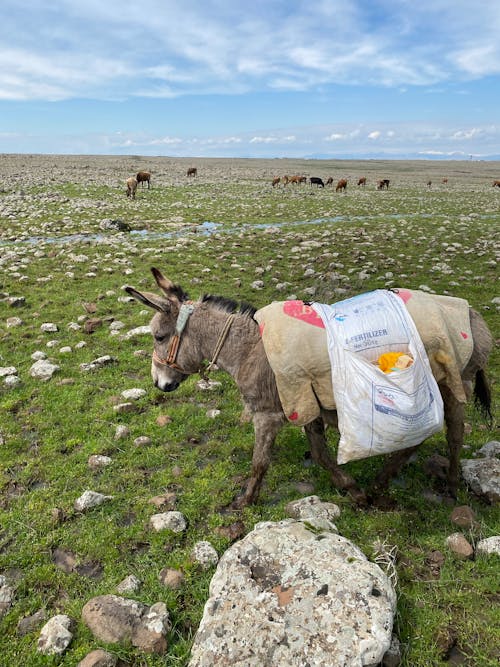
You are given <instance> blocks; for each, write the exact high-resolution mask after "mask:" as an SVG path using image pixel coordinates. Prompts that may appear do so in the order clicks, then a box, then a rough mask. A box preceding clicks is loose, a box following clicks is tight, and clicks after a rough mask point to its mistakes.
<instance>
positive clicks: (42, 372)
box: [30, 359, 60, 380]
mask: <svg viewBox="0 0 500 667" xmlns="http://www.w3.org/2000/svg"><path fill="white" fill-rule="evenodd" d="M58 370H60V367H59V366H58V365H57V364H52V363H51V362H50V361H47V359H40V360H39V361H35V363H34V364H33V365H32V366H31V368H30V375H31V377H33V378H36V379H37V380H50V378H51V377H52V376H53V375H54V373H57V371H58Z"/></svg>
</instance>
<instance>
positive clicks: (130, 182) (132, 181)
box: [127, 176, 137, 199]
mask: <svg viewBox="0 0 500 667" xmlns="http://www.w3.org/2000/svg"><path fill="white" fill-rule="evenodd" d="M136 190H137V178H136V177H135V176H131V177H130V178H127V197H131V198H132V199H135V193H136Z"/></svg>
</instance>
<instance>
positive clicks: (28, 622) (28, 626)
mask: <svg viewBox="0 0 500 667" xmlns="http://www.w3.org/2000/svg"><path fill="white" fill-rule="evenodd" d="M46 619H47V612H46V611H45V609H39V610H38V611H36V612H35V613H34V614H31V615H30V616H25V617H24V618H21V619H19V621H18V623H17V628H16V632H17V634H18V635H19V637H24V636H25V635H29V634H31V633H32V632H34V631H35V630H37V629H38V628H39V627H40V625H41V624H42V623H43V622H44V621H45V620H46Z"/></svg>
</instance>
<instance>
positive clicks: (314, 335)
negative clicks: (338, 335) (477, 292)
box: [254, 289, 473, 426]
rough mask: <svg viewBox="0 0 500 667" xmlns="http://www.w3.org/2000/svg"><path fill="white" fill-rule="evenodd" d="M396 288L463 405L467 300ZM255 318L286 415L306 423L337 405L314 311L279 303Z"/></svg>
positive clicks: (441, 377)
mask: <svg viewBox="0 0 500 667" xmlns="http://www.w3.org/2000/svg"><path fill="white" fill-rule="evenodd" d="M394 291H396V292H397V294H398V296H399V297H400V298H401V299H402V300H403V301H404V303H405V304H406V307H407V309H408V312H409V313H410V315H411V317H412V319H413V321H414V322H415V326H416V327H417V330H418V332H419V334H420V337H421V339H422V342H423V344H424V347H425V350H426V352H427V356H428V357H429V362H430V364H431V368H432V372H433V374H434V377H435V378H436V381H437V382H438V383H440V382H441V383H445V384H446V385H447V386H448V387H449V388H450V389H451V391H452V392H453V394H454V396H455V397H456V399H457V400H458V401H459V402H461V403H465V402H466V401H467V397H466V394H465V390H464V387H463V384H462V380H461V377H460V374H461V372H462V371H463V369H464V368H465V366H466V365H467V362H468V361H469V359H470V356H471V354H472V348H473V340H472V332H471V327H470V318H469V304H468V303H467V301H466V300H465V299H459V298H456V297H449V296H441V295H435V294H428V293H426V292H422V291H419V290H407V289H398V290H394ZM254 317H255V319H256V320H257V322H258V323H259V326H260V331H261V335H262V341H263V343H264V349H265V352H266V355H267V358H268V360H269V363H270V365H271V368H272V369H273V372H274V375H275V377H276V383H277V386H278V392H279V396H280V400H281V404H282V406H283V411H284V413H285V415H286V417H287V419H288V420H289V421H290V422H292V423H294V424H297V425H300V426H302V425H303V424H307V423H309V422H310V421H312V420H313V419H315V418H316V417H318V416H319V414H320V408H324V409H327V410H333V409H335V399H334V396H333V389H332V380H331V367H330V359H329V355H328V347H327V337H326V329H325V327H324V324H323V320H322V319H321V318H320V317H319V315H318V314H317V313H316V312H315V311H314V309H313V308H312V307H311V306H309V305H307V304H305V303H304V302H303V301H276V302H273V303H271V304H269V305H268V306H265V307H264V308H261V309H260V310H258V311H257V312H256V314H255V316H254Z"/></svg>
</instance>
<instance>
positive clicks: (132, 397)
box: [122, 388, 147, 401]
mask: <svg viewBox="0 0 500 667" xmlns="http://www.w3.org/2000/svg"><path fill="white" fill-rule="evenodd" d="M146 393H147V392H146V390H145V389H137V388H134V389H125V391H122V397H123V398H124V399H125V400H126V401H138V400H139V399H140V398H142V397H143V396H146Z"/></svg>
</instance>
